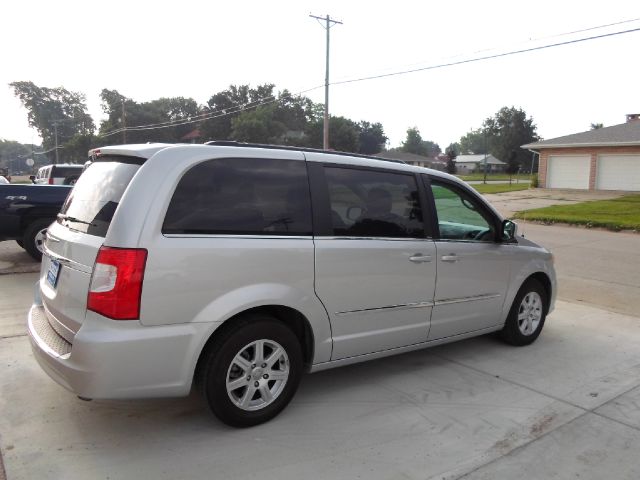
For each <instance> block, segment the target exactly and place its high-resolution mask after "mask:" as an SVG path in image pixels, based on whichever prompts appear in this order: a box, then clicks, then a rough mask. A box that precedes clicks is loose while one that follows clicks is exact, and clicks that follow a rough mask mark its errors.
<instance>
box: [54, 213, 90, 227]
mask: <svg viewBox="0 0 640 480" xmlns="http://www.w3.org/2000/svg"><path fill="white" fill-rule="evenodd" d="M58 218H59V219H60V220H68V221H69V222H74V223H84V224H85V225H91V226H92V227H95V226H96V224H95V223H91V222H86V221H84V220H80V219H79V218H76V217H71V216H69V215H65V214H64V213H59V214H58Z"/></svg>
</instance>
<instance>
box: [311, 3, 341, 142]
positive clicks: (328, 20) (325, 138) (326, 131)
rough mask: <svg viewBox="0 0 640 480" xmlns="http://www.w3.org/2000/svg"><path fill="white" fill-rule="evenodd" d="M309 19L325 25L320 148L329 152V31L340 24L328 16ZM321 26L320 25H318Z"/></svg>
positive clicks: (314, 16) (312, 16) (313, 16)
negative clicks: (325, 46) (325, 40)
mask: <svg viewBox="0 0 640 480" xmlns="http://www.w3.org/2000/svg"><path fill="white" fill-rule="evenodd" d="M309 16H310V17H311V18H315V19H316V20H318V21H320V20H324V21H325V22H326V24H325V25H324V26H323V28H324V29H325V30H326V31H327V60H326V69H325V76H324V122H323V135H322V148H323V149H324V150H329V30H330V29H331V27H333V26H334V25H335V24H338V23H339V24H340V25H342V22H339V21H338V20H332V19H331V17H330V16H329V15H327V16H326V17H318V16H316V15H309ZM320 25H322V23H320Z"/></svg>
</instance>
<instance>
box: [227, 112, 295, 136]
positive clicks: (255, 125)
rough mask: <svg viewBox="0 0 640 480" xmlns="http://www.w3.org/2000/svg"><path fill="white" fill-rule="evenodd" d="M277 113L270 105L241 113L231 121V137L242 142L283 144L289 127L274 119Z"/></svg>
mask: <svg viewBox="0 0 640 480" xmlns="http://www.w3.org/2000/svg"><path fill="white" fill-rule="evenodd" d="M275 111H276V107H275V106H274V105H273V104H270V105H262V106H260V107H258V108H254V109H252V110H247V111H245V112H242V113H240V114H239V115H238V116H237V117H235V118H233V119H232V120H231V135H230V137H231V138H232V139H234V140H238V141H240V142H252V143H282V142H281V140H282V138H283V137H284V135H285V134H286V132H287V127H286V125H285V124H284V123H282V122H280V121H277V120H276V119H275V118H274V117H275Z"/></svg>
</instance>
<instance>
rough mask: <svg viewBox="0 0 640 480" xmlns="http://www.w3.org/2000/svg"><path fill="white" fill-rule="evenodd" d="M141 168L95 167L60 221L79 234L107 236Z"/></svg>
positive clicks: (82, 179) (73, 194) (113, 164)
mask: <svg viewBox="0 0 640 480" xmlns="http://www.w3.org/2000/svg"><path fill="white" fill-rule="evenodd" d="M138 168H140V166H139V165H132V164H128V163H120V162H96V163H94V164H92V165H91V166H90V167H89V168H87V170H86V171H85V172H84V173H83V174H82V176H81V177H80V179H79V180H78V183H76V185H75V187H74V188H73V190H72V191H71V194H70V195H69V197H68V198H67V201H66V202H65V204H64V205H63V207H62V210H61V211H60V213H61V214H62V215H60V216H59V217H58V220H57V222H58V223H60V224H62V225H65V226H67V227H68V228H70V229H73V230H77V231H79V232H84V233H88V234H89V235H96V236H99V237H105V236H106V235H107V231H108V229H109V224H110V223H111V219H112V218H113V214H114V213H115V211H116V208H117V206H118V202H119V201H120V198H122V195H123V194H124V191H125V190H126V188H127V186H128V185H129V182H130V181H131V179H132V178H133V176H134V175H135V173H136V172H137V171H138ZM74 220H75V221H74Z"/></svg>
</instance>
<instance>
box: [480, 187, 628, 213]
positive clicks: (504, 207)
mask: <svg viewBox="0 0 640 480" xmlns="http://www.w3.org/2000/svg"><path fill="white" fill-rule="evenodd" d="M628 193H629V192H613V191H606V192H605V191H587V190H557V189H546V188H534V189H530V190H518V191H516V192H505V193H493V194H486V195H485V197H486V199H487V200H489V202H491V204H492V205H493V206H494V207H496V209H497V210H498V211H499V212H500V213H501V214H502V215H504V216H505V217H506V218H509V217H511V216H512V215H513V213H514V212H517V211H520V210H530V209H532V208H542V207H549V206H551V205H570V204H573V203H580V202H588V201H591V200H607V199H611V198H618V197H621V196H622V195H625V194H628Z"/></svg>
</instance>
